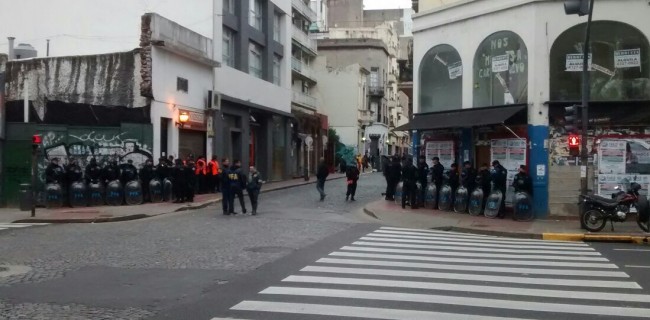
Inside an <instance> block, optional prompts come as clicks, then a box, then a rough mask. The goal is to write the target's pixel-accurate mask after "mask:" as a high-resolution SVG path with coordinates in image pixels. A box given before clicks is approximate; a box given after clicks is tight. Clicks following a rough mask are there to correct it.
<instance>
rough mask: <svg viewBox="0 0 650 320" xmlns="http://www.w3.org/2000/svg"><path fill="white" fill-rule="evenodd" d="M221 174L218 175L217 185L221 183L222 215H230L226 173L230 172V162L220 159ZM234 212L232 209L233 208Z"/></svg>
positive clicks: (228, 186)
mask: <svg viewBox="0 0 650 320" xmlns="http://www.w3.org/2000/svg"><path fill="white" fill-rule="evenodd" d="M221 166H222V167H221V173H219V183H221V209H222V210H223V214H224V215H229V214H230V208H231V207H230V206H229V203H230V182H229V181H228V171H230V160H229V159H228V158H223V159H221ZM233 210H234V208H233Z"/></svg>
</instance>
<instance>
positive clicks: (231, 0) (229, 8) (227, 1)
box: [223, 0, 235, 14]
mask: <svg viewBox="0 0 650 320" xmlns="http://www.w3.org/2000/svg"><path fill="white" fill-rule="evenodd" d="M223 13H230V14H235V0H223Z"/></svg>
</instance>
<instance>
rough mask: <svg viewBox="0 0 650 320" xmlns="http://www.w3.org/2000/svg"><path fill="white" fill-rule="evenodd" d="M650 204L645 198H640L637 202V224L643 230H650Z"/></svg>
mask: <svg viewBox="0 0 650 320" xmlns="http://www.w3.org/2000/svg"><path fill="white" fill-rule="evenodd" d="M649 211H650V205H649V204H648V200H647V199H645V198H641V199H639V201H638V202H637V213H636V224H638V225H639V228H641V230H643V232H648V231H650V212H649Z"/></svg>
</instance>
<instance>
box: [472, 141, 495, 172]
mask: <svg viewBox="0 0 650 320" xmlns="http://www.w3.org/2000/svg"><path fill="white" fill-rule="evenodd" d="M490 157H491V155H490V146H478V147H476V163H475V164H474V166H475V167H476V168H480V167H481V165H482V164H484V163H485V164H487V165H488V168H489V167H490V165H492V164H491V163H490Z"/></svg>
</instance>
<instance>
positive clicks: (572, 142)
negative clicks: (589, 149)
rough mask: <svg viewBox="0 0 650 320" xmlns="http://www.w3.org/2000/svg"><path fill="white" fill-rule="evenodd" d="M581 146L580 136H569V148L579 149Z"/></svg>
mask: <svg viewBox="0 0 650 320" xmlns="http://www.w3.org/2000/svg"><path fill="white" fill-rule="evenodd" d="M579 146H580V136H579V135H577V134H572V135H569V148H577V147H579Z"/></svg>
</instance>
